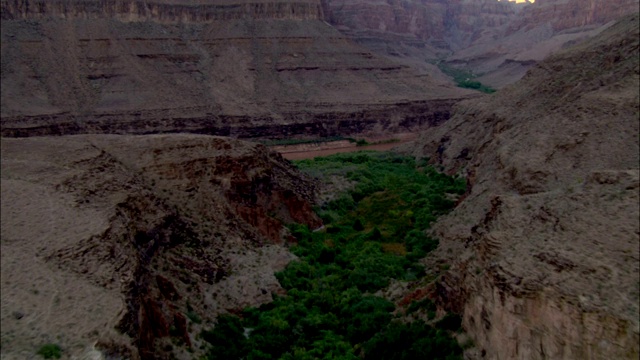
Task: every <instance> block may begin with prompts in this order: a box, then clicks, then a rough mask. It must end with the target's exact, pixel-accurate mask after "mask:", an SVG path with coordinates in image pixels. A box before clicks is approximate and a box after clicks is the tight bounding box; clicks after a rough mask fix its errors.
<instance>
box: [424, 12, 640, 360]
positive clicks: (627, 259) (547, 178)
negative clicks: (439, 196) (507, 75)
mask: <svg viewBox="0 0 640 360" xmlns="http://www.w3.org/2000/svg"><path fill="white" fill-rule="evenodd" d="M638 27H639V21H638V15H637V14H636V15H634V16H630V17H626V18H625V19H624V20H621V21H620V22H619V23H617V24H615V25H613V26H611V27H610V28H608V29H607V30H604V31H603V32H602V33H601V34H600V35H598V36H596V37H594V38H592V39H590V40H588V41H586V42H585V43H582V44H580V45H578V46H576V47H573V48H571V49H567V50H564V51H561V52H559V53H557V54H555V55H553V56H551V57H549V58H548V59H546V60H544V61H542V62H541V63H540V64H538V65H536V66H534V67H533V68H532V69H531V70H530V71H529V72H528V74H527V75H526V76H525V77H524V78H523V79H522V80H521V81H519V82H517V83H516V84H514V85H511V86H509V87H507V88H505V89H503V90H501V91H499V92H497V93H495V94H493V95H492V96H490V97H485V98H483V99H477V100H471V101H466V102H463V103H461V104H459V105H458V106H456V109H455V110H454V115H453V117H452V118H451V120H449V121H448V122H446V123H444V124H443V125H442V126H440V127H437V128H435V129H433V130H432V131H429V132H426V133H424V134H423V137H422V139H421V140H419V145H418V147H417V148H416V149H414V153H415V154H416V155H419V156H428V157H430V159H431V162H433V163H434V164H436V165H439V166H442V168H443V169H444V170H445V171H447V172H449V173H451V174H460V175H461V176H465V177H466V178H467V180H468V182H469V191H468V193H467V194H466V195H465V198H464V200H463V201H462V202H461V203H460V204H459V205H458V207H457V208H456V209H455V210H454V211H453V212H452V213H451V214H449V215H447V216H445V217H443V218H441V219H440V220H438V222H437V224H436V225H435V226H434V227H433V234H434V235H435V236H437V237H438V238H440V239H441V248H440V249H439V255H438V256H439V257H440V258H441V260H440V261H444V262H447V263H451V264H452V265H451V268H450V270H449V271H448V273H447V274H445V275H444V276H443V277H442V278H441V279H440V281H439V284H438V286H437V288H436V289H435V290H434V292H433V294H432V296H433V297H434V298H435V299H437V300H438V301H439V303H440V304H442V305H443V306H445V307H448V308H449V309H451V310H454V311H457V312H460V313H462V314H463V325H464V328H465V329H466V330H467V331H468V332H469V334H471V335H472V337H473V339H474V341H475V343H476V344H477V345H478V347H479V349H480V350H481V351H482V353H483V354H484V355H485V358H489V359H549V358H550V359H576V358H580V359H609V358H617V359H635V358H637V357H638V352H639V348H638V342H639V340H640V337H639V333H640V331H639V323H638V319H639V318H640V317H639V308H638V304H639V300H640V288H639V287H638V284H639V283H640V278H639V277H640V268H639V264H640V254H639V252H638V251H639V249H640V235H639V234H640V220H639V219H640V214H639V212H638V202H639V201H640V199H639V189H640V179H639V169H638V164H639V163H640V143H639V140H638V136H637V135H638V133H639V132H640V119H639V118H638V108H639V107H640V103H639V94H638V88H639V75H640V65H639V54H638V39H639V30H638ZM447 249H448V250H447ZM452 254H456V255H455V257H454V256H453V255H452ZM442 259H444V260H442Z"/></svg>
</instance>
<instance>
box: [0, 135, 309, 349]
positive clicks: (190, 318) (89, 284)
mask: <svg viewBox="0 0 640 360" xmlns="http://www.w3.org/2000/svg"><path fill="white" fill-rule="evenodd" d="M1 174H2V183H1V184H2V185H1V191H2V207H1V211H2V213H1V215H2V227H1V230H2V234H1V238H2V243H1V244H0V247H1V254H2V280H1V282H2V283H1V285H2V294H1V296H2V307H1V311H0V316H1V319H2V337H1V338H2V349H1V352H2V357H3V358H5V357H6V358H15V359H18V358H30V357H33V356H34V355H33V354H34V353H35V352H36V351H37V349H38V348H39V347H40V346H42V345H43V344H45V343H56V344H59V345H60V346H61V347H62V349H63V353H64V355H65V356H66V357H70V358H74V357H80V358H95V357H92V356H99V353H98V351H100V352H101V353H102V354H103V356H112V357H116V358H127V359H139V358H142V359H164V358H169V357H175V356H177V357H179V358H185V359H186V358H193V357H194V356H198V352H199V351H200V347H199V344H200V341H201V340H200V339H199V338H198V337H197V336H196V335H197V334H199V333H200V331H201V330H202V329H201V325H200V320H202V321H203V322H205V323H206V322H208V321H211V320H213V318H215V316H217V314H218V313H220V312H223V311H225V312H226V311H235V310H236V309H238V308H244V307H245V306H250V305H254V306H255V305H258V304H261V303H265V302H268V301H271V300H272V293H274V292H276V293H277V292H280V291H282V289H281V288H280V286H279V283H278V281H277V280H276V278H275V276H274V275H273V274H274V272H275V271H277V270H279V269H282V268H283V267H284V266H285V265H286V264H287V263H288V262H289V261H290V260H291V259H292V257H293V256H292V255H291V254H290V253H289V252H288V251H287V250H286V249H285V247H283V246H282V244H283V242H284V241H287V238H288V235H287V232H286V231H285V230H284V227H283V226H284V224H285V223H288V222H293V221H295V222H297V223H305V224H308V225H309V226H310V227H312V228H315V227H319V226H321V222H320V220H319V219H318V218H317V217H316V215H315V214H314V213H313V211H312V210H311V207H310V202H311V201H312V198H311V197H312V196H313V195H312V194H313V189H314V184H313V183H312V182H310V181H309V180H305V178H304V177H301V176H300V175H299V174H298V173H297V171H296V170H295V169H294V168H293V167H292V166H291V165H290V163H289V162H287V161H285V160H283V159H282V157H280V155H278V154H276V153H270V152H269V151H268V150H267V149H266V148H265V147H264V146H262V145H256V144H249V143H244V142H240V141H233V140H229V139H225V138H218V137H211V136H204V135H147V136H117V135H113V136H104V135H103V136H89V135H82V136H63V137H44V138H29V139H6V138H3V139H2V171H1ZM199 319H200V320H199ZM171 344H174V345H175V344H180V345H179V346H169V345H171ZM189 348H190V349H191V351H195V352H194V353H186V352H185V351H186V349H189ZM83 356H85V357H83Z"/></svg>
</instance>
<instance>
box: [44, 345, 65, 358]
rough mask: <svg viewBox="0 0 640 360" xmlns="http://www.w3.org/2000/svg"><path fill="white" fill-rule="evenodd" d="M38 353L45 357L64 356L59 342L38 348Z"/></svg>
mask: <svg viewBox="0 0 640 360" xmlns="http://www.w3.org/2000/svg"><path fill="white" fill-rule="evenodd" d="M38 355H40V356H42V357H43V358H45V359H60V358H61V357H62V348H60V345H58V344H45V345H42V347H40V349H39V350H38Z"/></svg>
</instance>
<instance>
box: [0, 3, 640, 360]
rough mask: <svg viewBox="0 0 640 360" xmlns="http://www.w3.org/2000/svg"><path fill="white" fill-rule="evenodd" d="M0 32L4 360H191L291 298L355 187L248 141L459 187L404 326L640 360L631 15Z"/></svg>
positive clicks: (249, 18)
mask: <svg viewBox="0 0 640 360" xmlns="http://www.w3.org/2000/svg"><path fill="white" fill-rule="evenodd" d="M0 11H1V18H2V22H1V24H0V26H1V30H2V31H1V33H0V40H1V42H0V50H1V57H0V75H1V76H0V81H1V87H2V92H1V93H0V105H1V109H0V125H1V128H0V135H1V136H2V137H1V138H0V145H1V150H2V151H1V154H2V165H1V166H2V168H1V172H0V177H1V180H2V181H1V183H0V185H1V186H0V190H1V193H2V202H1V204H0V211H1V214H0V215H1V216H0V218H1V220H2V226H1V234H0V239H1V242H0V246H1V251H0V256H1V257H2V259H1V260H2V261H1V264H2V271H1V279H0V285H1V286H2V292H1V296H2V302H1V305H0V310H1V311H0V320H2V337H1V339H0V341H1V348H0V351H1V353H2V357H3V359H4V358H6V359H23V358H32V357H34V356H35V355H34V352H35V351H34V349H37V348H38V346H40V345H42V344H43V343H57V344H60V345H61V346H62V347H63V349H64V356H65V357H66V358H81V359H110V358H127V359H129V358H130V359H170V358H179V359H191V358H194V357H199V356H203V355H204V354H205V351H204V350H203V349H204V343H203V340H202V338H201V337H199V336H198V334H201V333H202V331H203V330H206V326H208V325H210V324H212V323H214V322H215V319H216V317H217V316H218V315H219V314H228V313H230V314H238V313H240V312H241V311H242V309H243V308H245V307H248V306H259V305H261V304H266V303H269V302H271V301H273V299H274V298H276V297H277V296H279V295H283V294H284V293H285V291H284V290H283V288H282V287H281V285H280V283H279V282H278V279H277V278H276V276H275V275H274V274H275V272H277V271H280V270H282V269H284V268H285V267H286V266H287V264H288V263H289V262H291V261H292V260H295V259H296V257H295V256H294V255H293V254H292V253H291V252H290V251H289V247H290V246H292V245H294V244H295V242H296V238H295V237H293V236H292V235H291V233H290V231H289V230H288V228H287V225H289V224H293V223H299V224H305V225H307V226H308V227H309V229H311V230H313V229H323V222H322V220H321V219H320V218H319V217H318V216H317V215H316V213H315V212H314V206H319V205H321V200H319V199H318V197H319V194H320V195H322V196H324V197H326V198H328V197H331V195H332V192H333V193H335V190H336V189H337V188H347V187H349V184H350V183H349V182H348V181H346V180H344V181H342V182H341V181H339V179H337V180H336V179H330V180H331V181H334V180H335V181H336V184H334V188H327V187H323V186H324V185H323V183H322V181H323V180H327V179H313V178H310V177H309V176H306V175H304V174H303V173H301V172H300V171H299V170H298V169H296V168H295V166H293V165H292V163H291V162H289V161H287V160H286V158H287V157H289V156H291V158H293V156H294V155H288V154H286V153H285V154H279V153H277V152H274V151H272V150H273V149H269V148H268V147H267V146H265V145H261V144H259V143H254V142H246V141H242V140H239V139H238V138H240V139H244V140H253V141H258V140H259V141H262V140H268V139H291V138H297V139H306V140H313V139H317V138H328V137H354V138H355V137H357V138H360V139H363V138H366V139H376V138H385V137H386V138H393V137H394V134H409V135H410V137H411V140H413V139H414V138H415V137H418V138H417V140H415V142H414V141H411V142H407V143H404V144H398V145H400V146H399V147H398V148H396V151H399V152H402V153H405V154H409V155H412V156H414V157H415V158H416V159H428V161H429V162H430V163H432V164H433V165H434V166H436V167H438V168H439V169H441V170H442V171H444V172H446V173H447V174H450V175H454V176H455V175H457V176H458V177H460V178H465V179H466V180H467V184H468V185H467V192H466V193H465V194H464V195H463V196H462V197H461V198H460V199H456V201H457V202H458V203H457V206H456V208H455V209H454V211H453V212H451V213H449V214H448V215H445V216H444V217H442V218H440V219H439V220H438V221H437V222H436V223H434V224H433V227H432V229H431V230H430V235H431V236H433V237H434V238H436V239H438V240H439V241H440V245H439V247H438V249H437V250H435V251H434V252H433V253H431V254H429V256H427V257H426V258H424V259H423V260H422V264H423V265H424V266H425V269H426V271H427V274H429V275H430V276H431V275H432V276H433V277H434V279H435V280H434V282H432V283H430V285H428V286H426V287H423V288H418V289H415V288H412V289H411V290H409V286H408V285H398V284H395V285H392V286H390V288H389V289H386V290H385V291H386V293H387V294H392V295H389V297H390V298H392V299H393V301H394V302H397V303H402V302H403V301H405V300H406V299H414V300H419V299H422V298H425V297H426V298H428V299H431V300H433V302H434V303H435V304H436V305H437V307H438V309H437V311H438V314H439V315H442V314H444V313H445V312H446V311H451V312H454V313H457V314H460V315H461V316H462V325H463V328H464V331H465V332H466V333H467V335H466V336H468V337H470V339H472V340H473V343H472V344H473V346H471V348H470V349H467V352H466V353H465V357H466V358H468V359H480V358H483V359H547V358H551V359H577V358H579V359H604V358H622V359H633V358H637V357H638V356H639V352H640V350H639V348H638V343H639V342H640V337H639V333H640V331H639V326H640V325H639V323H638V314H639V312H640V310H639V309H638V303H639V301H640V288H638V284H640V265H639V264H640V254H639V250H638V249H639V245H640V242H639V241H640V224H639V221H638V219H639V218H640V213H639V212H638V204H639V201H640V199H639V196H638V194H639V189H640V187H639V182H640V180H639V169H638V164H639V163H640V157H639V155H638V154H640V145H639V140H638V133H640V126H639V119H638V109H639V108H640V104H639V102H638V101H639V100H638V98H639V95H638V88H639V87H640V83H639V76H640V70H639V63H638V48H639V45H638V38H639V37H640V33H639V30H638V22H639V19H638V16H637V15H632V16H627V17H625V18H624V19H622V20H620V21H618V19H620V17H621V16H623V15H627V14H630V13H634V12H636V13H637V11H638V1H637V0H612V1H604V0H589V1H581V0H537V1H536V2H535V3H524V4H515V3H511V2H504V1H491V0H456V1H444V0H424V1H419V2H418V1H395V0H386V1H370V0H322V1H318V0H295V1H288V0H223V1H215V3H212V2H211V1H205V0H189V1H179V0H151V1H139V0H99V1H98V0H53V1H44V0H0ZM442 65H445V66H448V67H450V68H453V69H458V70H464V71H471V72H472V73H473V74H474V76H477V78H474V80H479V81H482V82H483V83H486V84H489V85H491V86H494V87H495V88H500V91H498V92H497V93H495V94H493V95H484V94H481V93H480V92H478V91H474V90H471V89H463V88H459V87H456V86H455V84H454V83H453V82H452V81H451V79H450V78H448V76H447V75H445V74H444V73H443V72H442V71H441V68H442ZM342 145H344V146H345V148H346V147H347V145H348V144H347V143H346V141H345V142H344V144H341V146H342ZM381 146H383V145H381ZM390 146H391V145H390V144H384V147H385V148H387V147H390ZM302 148H305V149H311V150H314V148H313V146H306V147H305V146H302ZM276 150H277V149H276ZM315 150H317V151H321V150H327V149H315ZM328 150H333V149H328ZM296 156H297V155H296ZM300 158H302V156H301V157H300ZM394 286H396V287H394ZM403 286H404V287H403ZM405 305H406V304H405Z"/></svg>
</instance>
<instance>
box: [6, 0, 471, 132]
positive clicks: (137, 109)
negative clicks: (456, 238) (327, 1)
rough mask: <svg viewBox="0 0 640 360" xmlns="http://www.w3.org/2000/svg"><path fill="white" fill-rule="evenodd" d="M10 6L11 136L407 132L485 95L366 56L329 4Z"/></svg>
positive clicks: (116, 1) (279, 0) (115, 1)
mask: <svg viewBox="0 0 640 360" xmlns="http://www.w3.org/2000/svg"><path fill="white" fill-rule="evenodd" d="M1 4H2V18H3V21H2V25H1V26H2V32H1V40H2V47H1V50H2V57H1V59H2V60H1V65H2V67H1V81H2V84H1V85H2V89H3V91H2V95H1V97H0V99H1V104H2V108H1V110H0V113H1V122H2V135H3V136H33V135H51V134H53V135H59V134H80V133H117V134H132V133H135V134H147V133H168V132H192V133H206V134H214V135H225V136H232V137H257V136H262V137H287V136H291V135H295V134H306V135H313V136H333V135H346V134H355V133H369V134H375V133H383V132H386V131H390V132H402V131H413V130H415V129H417V128H420V127H426V126H429V125H430V124H434V123H437V122H441V121H443V120H445V119H447V118H448V116H449V110H450V108H451V106H452V104H453V103H455V102H457V101H458V100H459V99H461V98H464V97H467V96H470V94H472V92H471V91H467V90H463V89H459V88H455V87H452V86H451V85H450V84H448V83H447V82H446V81H439V80H437V79H434V78H431V77H429V76H428V75H426V74H425V73H422V72H418V71H414V70H412V69H411V68H409V67H408V66H406V65H402V64H399V63H397V62H393V61H391V60H388V59H385V58H383V57H380V56H376V55H374V54H372V53H371V52H370V51H368V50H366V49H365V48H363V47H361V46H358V45H356V44H355V43H353V42H352V41H351V40H349V39H348V38H347V37H345V36H344V35H343V34H341V33H339V32H338V31H337V30H335V29H334V28H333V27H331V26H330V25H328V24H327V23H325V22H324V21H322V20H321V14H320V3H319V2H318V1H311V0H309V1H299V2H295V1H284V0H274V1H262V0H260V1H246V0H239V1H226V2H224V3H216V4H215V5H211V4H210V3H208V4H207V3H205V2H202V1H188V2H177V1H151V2H149V1H147V2H140V1H134V0H129V1H121V0H109V1H89V0H87V1H80V0H78V1H51V2H50V1H46V2H45V1H36V0H28V1H9V0H2V2H1Z"/></svg>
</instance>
